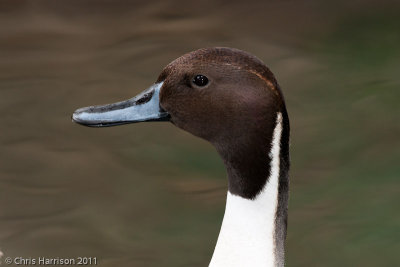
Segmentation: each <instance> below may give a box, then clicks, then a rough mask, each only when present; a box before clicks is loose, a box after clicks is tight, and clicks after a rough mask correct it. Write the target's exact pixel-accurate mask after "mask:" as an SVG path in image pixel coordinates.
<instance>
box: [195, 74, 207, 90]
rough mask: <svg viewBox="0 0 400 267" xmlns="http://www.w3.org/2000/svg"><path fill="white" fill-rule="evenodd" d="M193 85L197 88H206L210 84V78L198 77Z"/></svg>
mask: <svg viewBox="0 0 400 267" xmlns="http://www.w3.org/2000/svg"><path fill="white" fill-rule="evenodd" d="M193 83H194V84H195V85H197V86H200V87H202V86H206V85H207V84H208V78H207V77H206V76H204V75H200V74H199V75H196V76H194V78H193Z"/></svg>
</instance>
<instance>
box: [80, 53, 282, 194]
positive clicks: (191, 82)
mask: <svg viewBox="0 0 400 267" xmlns="http://www.w3.org/2000/svg"><path fill="white" fill-rule="evenodd" d="M278 113H281V114H282V118H283V128H284V131H283V135H282V138H286V141H285V142H284V139H282V142H281V143H282V144H281V146H284V147H282V149H284V150H286V151H287V157H288V147H287V146H288V139H289V121H288V117H287V113H286V108H285V103H284V99H283V96H282V93H281V91H280V88H279V85H278V83H277V82H276V79H275V77H274V75H273V74H272V72H271V71H270V70H269V69H268V68H267V67H266V66H265V65H264V64H263V62H261V61H260V60H259V59H257V58H256V57H254V56H252V55H250V54H248V53H246V52H243V51H241V50H238V49H232V48H205V49H199V50H196V51H194V52H191V53H188V54H185V55H183V56H181V57H179V58H178V59H176V60H174V61H173V62H171V63H170V64H169V65H167V66H166V67H165V68H164V70H163V71H162V72H161V74H160V76H159V77H158V79H157V81H156V83H155V84H154V85H153V86H151V87H150V88H149V89H147V90H146V91H145V92H144V93H142V94H141V95H139V96H137V97H135V98H132V99H129V100H127V101H123V102H119V103H116V104H110V105H103V106H92V107H87V108H83V109H79V110H77V111H76V112H75V113H74V115H73V120H74V121H75V122H77V123H80V124H83V125H86V126H97V127H98V126H112V125H118V124H125V123H132V122H139V121H159V120H162V121H165V120H169V121H171V122H172V123H173V124H174V125H176V126H177V127H179V128H181V129H183V130H185V131H188V132H190V133H192V134H193V135H196V136H199V137H201V138H203V139H205V140H207V141H209V142H211V143H212V144H213V145H214V146H215V147H216V149H217V151H218V152H219V153H220V155H221V157H222V158H223V160H224V162H225V165H226V167H227V170H228V176H229V191H230V192H231V193H233V194H237V195H240V196H242V197H246V198H254V197H255V196H256V195H257V194H258V193H259V192H260V190H261V189H262V186H263V185H264V184H265V183H266V180H267V179H268V176H269V171H270V166H269V162H270V158H269V155H268V152H269V150H270V145H271V139H272V134H273V130H274V127H275V125H276V118H277V114H278ZM283 143H284V144H283ZM283 161H284V163H285V164H288V158H286V159H283Z"/></svg>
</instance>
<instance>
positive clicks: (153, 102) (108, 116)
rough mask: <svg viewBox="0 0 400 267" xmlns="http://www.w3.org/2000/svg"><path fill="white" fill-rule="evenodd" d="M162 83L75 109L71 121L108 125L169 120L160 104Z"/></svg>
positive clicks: (94, 125) (83, 123)
mask: <svg viewBox="0 0 400 267" xmlns="http://www.w3.org/2000/svg"><path fill="white" fill-rule="evenodd" d="M161 87H162V83H157V84H154V85H152V86H150V87H149V88H148V89H146V90H145V91H143V92H142V93H140V94H139V95H137V96H135V97H133V98H131V99H128V100H125V101H121V102H117V103H113V104H107V105H100V106H90V107H85V108H80V109H77V110H76V111H75V112H74V114H73V115H72V121H74V122H76V123H79V124H82V125H85V126H89V127H108V126H116V125H122V124H127V123H135V122H144V121H169V118H170V116H169V114H168V112H166V111H165V110H163V109H162V108H161V106H160V89H161Z"/></svg>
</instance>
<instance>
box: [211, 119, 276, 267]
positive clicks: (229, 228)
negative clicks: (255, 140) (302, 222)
mask: <svg viewBox="0 0 400 267" xmlns="http://www.w3.org/2000/svg"><path fill="white" fill-rule="evenodd" d="M281 134H282V115H281V113H278V116H277V124H276V126H275V129H274V133H273V139H272V144H271V151H270V153H269V156H270V157H271V171H270V176H269V178H268V182H267V183H266V184H265V186H264V188H263V190H262V191H261V192H260V193H259V194H258V195H257V196H256V198H255V199H253V200H251V199H246V198H242V197H240V196H236V195H233V194H231V193H230V192H229V191H228V194H227V200H226V208H225V215H224V220H223V222H222V227H221V231H220V234H219V237H218V241H217V245H216V247H215V250H214V254H213V257H212V259H211V262H210V265H209V266H210V267H243V266H251V267H266V266H277V265H283V261H281V260H279V259H277V258H276V255H275V218H276V210H277V207H278V185H279V164H280V159H279V154H280V140H281Z"/></svg>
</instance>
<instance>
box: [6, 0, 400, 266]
mask: <svg viewBox="0 0 400 267" xmlns="http://www.w3.org/2000/svg"><path fill="white" fill-rule="evenodd" d="M348 2H349V1H344V0H337V1H317V0H315V1H314V0H312V1H311V0H310V1H278V0H274V1H193V2H190V1H183V0H173V1H121V0H119V1H115V0H114V1H111V0H110V1H104V0H97V1H87V0H73V1H72V0H68V1H67V0H64V1H40V0H36V1H34V0H31V1H17V0H12V1H11V0H8V1H5V0H1V1H0V125H1V126H0V129H1V130H0V144H1V149H0V249H1V251H3V252H4V254H5V256H10V257H17V256H21V257H24V258H36V257H39V256H46V257H60V258H67V257H75V256H86V257H97V259H98V261H99V265H100V266H206V265H207V264H208V262H209V260H210V258H211V255H212V252H213V249H214V245H215V242H216V239H217V236H218V232H219V227H220V223H221V220H222V216H223V211H224V205H225V194H226V174H225V170H224V167H223V164H222V162H221V160H220V159H219V157H218V155H217V153H216V152H215V150H214V149H213V147H212V146H211V145H210V144H208V143H206V142H205V141H203V140H200V139H198V138H196V137H193V136H191V135H189V134H188V133H185V132H183V131H181V130H179V129H177V128H175V127H174V126H173V125H172V124H170V123H147V124H135V125H126V126H121V127H113V128H106V129H90V128H85V127H82V126H79V125H76V124H74V123H72V122H71V119H70V117H71V114H72V112H73V111H74V110H75V109H76V108H79V107H82V106H87V105H93V104H103V103H109V102H114V101H118V100H122V99H126V98H130V97H132V96H134V95H136V94H137V93H139V92H140V91H142V90H143V89H145V88H147V87H148V86H149V85H151V84H152V83H153V82H154V81H155V80H156V78H157V76H158V74H159V73H160V71H161V70H162V69H163V67H164V66H165V65H166V64H168V63H169V62H170V61H172V60H173V59H175V58H176V57H178V56H180V55H182V54H183V53H186V52H189V51H192V50H195V49H197V48H201V47H209V46H230V47H236V48H239V49H243V50H246V51H249V52H251V53H253V54H255V55H256V56H257V57H259V58H260V59H262V60H263V61H264V62H265V63H266V64H267V65H268V66H269V67H270V68H271V70H272V71H273V72H274V73H275V75H276V77H277V79H278V81H279V83H280V85H281V87H282V89H283V91H284V94H285V97H286V102H287V107H288V111H289V115H290V118H291V126H292V131H291V159H292V169H291V195H290V207H289V208H290V212H289V229H288V237H287V255H286V257H287V266H395V265H396V264H398V262H399V260H400V258H399V251H400V245H399V242H400V234H399V233H400V231H399V225H400V213H399V203H400V202H399V201H400V189H399V182H398V180H399V174H400V164H399V160H400V141H399V134H400V124H399V99H400V71H399V70H400V16H399V14H400V4H399V2H398V1H377V0H376V1H372V0H370V1H360V0H358V1H351V2H352V3H348ZM396 2H397V3H396Z"/></svg>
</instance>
